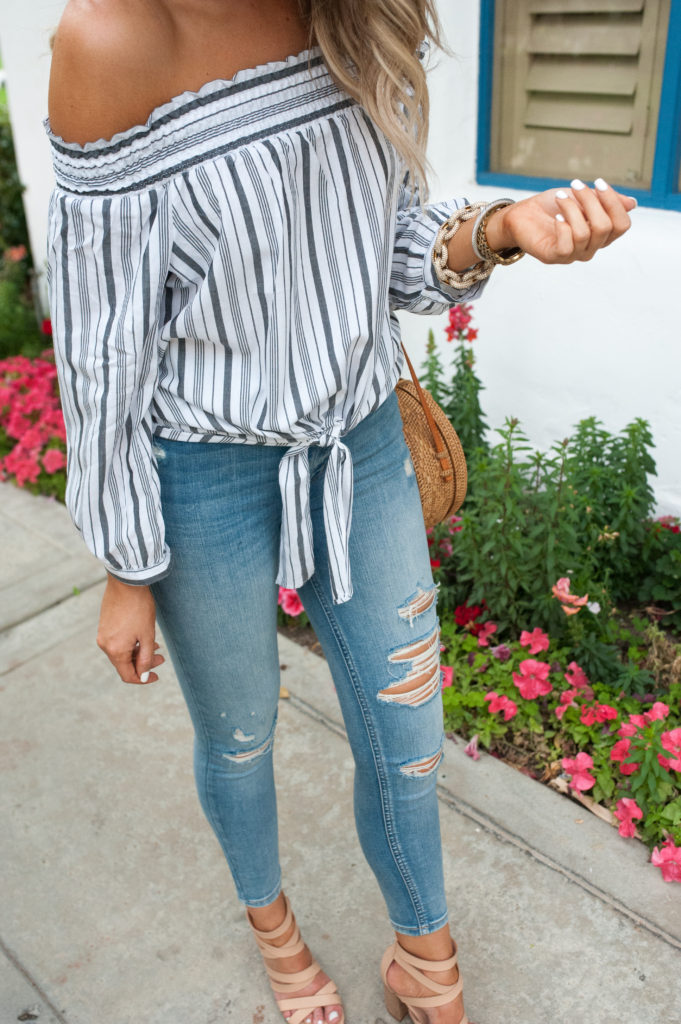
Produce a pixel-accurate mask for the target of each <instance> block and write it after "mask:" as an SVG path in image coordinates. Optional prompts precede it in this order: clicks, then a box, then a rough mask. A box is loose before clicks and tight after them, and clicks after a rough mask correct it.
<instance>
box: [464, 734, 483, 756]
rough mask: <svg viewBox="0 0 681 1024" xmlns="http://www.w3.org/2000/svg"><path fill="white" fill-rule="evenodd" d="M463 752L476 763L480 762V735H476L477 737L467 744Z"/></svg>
mask: <svg viewBox="0 0 681 1024" xmlns="http://www.w3.org/2000/svg"><path fill="white" fill-rule="evenodd" d="M463 752H464V754H468V756H469V757H472V758H473V760H474V761H479V760H480V753H479V751H478V734H477V733H476V734H475V736H473V738H472V739H471V741H470V743H467V744H466V746H465V747H464V748H463Z"/></svg>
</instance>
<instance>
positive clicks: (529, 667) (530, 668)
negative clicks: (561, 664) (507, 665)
mask: <svg viewBox="0 0 681 1024" xmlns="http://www.w3.org/2000/svg"><path fill="white" fill-rule="evenodd" d="M518 667H519V668H520V673H518V672H514V673H513V682H514V683H515V685H516V686H517V687H518V689H519V690H520V696H521V697H524V698H525V700H533V699H534V698H535V697H539V696H540V695H543V694H546V693H550V692H551V690H552V689H553V687H552V686H551V683H550V682H549V672H550V668H549V666H548V665H547V664H546V662H544V661H535V660H534V659H533V658H526V659H525V661H521V662H520V665H519V666H518Z"/></svg>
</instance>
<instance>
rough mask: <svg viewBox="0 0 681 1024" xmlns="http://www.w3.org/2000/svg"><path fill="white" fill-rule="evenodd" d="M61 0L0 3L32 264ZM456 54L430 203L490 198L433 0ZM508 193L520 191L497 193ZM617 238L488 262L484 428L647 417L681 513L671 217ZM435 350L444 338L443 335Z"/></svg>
mask: <svg viewBox="0 0 681 1024" xmlns="http://www.w3.org/2000/svg"><path fill="white" fill-rule="evenodd" d="M63 6H64V3H63V0H23V2H17V0H0V48H1V49H2V56H3V62H4V65H5V68H6V71H7V79H8V84H9V99H10V109H11V114H12V122H13V128H14V135H15V143H16V147H17V154H18V161H19V170H20V173H21V177H22V180H23V182H24V183H25V184H26V186H27V189H26V194H25V205H26V211H27V217H28V222H29V230H30V235H31V245H32V248H33V253H34V256H35V259H36V263H37V265H38V267H40V266H41V262H42V254H43V252H44V247H45V218H46V212H47V203H48V200H49V194H50V189H51V170H50V162H49V150H48V145H47V141H46V139H45V136H44V133H43V129H42V124H41V119H42V117H43V116H44V114H45V111H46V95H47V79H48V72H49V47H48V37H49V33H50V31H51V30H52V28H54V26H55V25H56V23H57V21H58V20H59V15H60V12H61V10H62V8H63ZM440 11H441V16H442V20H443V24H444V28H445V34H446V36H447V39H448V41H449V44H450V46H451V47H452V49H454V50H455V52H456V57H455V58H454V59H450V58H440V60H439V66H438V67H437V68H436V69H434V70H433V72H432V75H431V103H432V126H431V144H430V150H429V156H430V160H431V163H432V165H433V167H434V170H435V174H436V177H435V178H434V180H433V182H432V195H433V198H434V199H438V198H443V197H447V196H452V195H466V196H468V197H469V198H471V199H476V198H482V199H484V198H486V197H489V198H496V197H497V196H498V195H500V194H501V190H499V189H493V188H485V187H481V186H478V185H476V184H475V153H476V118H477V78H478V69H477V54H478V31H479V20H478V14H479V11H478V5H477V4H476V3H471V2H469V0H441V2H440ZM504 193H505V194H510V195H511V196H512V198H522V197H523V196H525V195H526V194H527V193H524V192H511V193H508V190H504ZM633 219H634V227H633V228H632V230H631V231H630V232H629V234H628V235H626V236H625V237H624V238H623V239H621V240H620V241H618V242H617V243H616V244H615V245H613V246H611V247H610V248H609V249H607V250H605V251H604V252H602V253H599V254H598V256H597V257H596V259H595V260H593V261H592V262H591V263H587V264H574V265H572V266H569V267H544V266H542V265H540V264H539V263H537V262H536V261H533V260H531V259H529V258H526V259H524V260H521V261H520V263H518V264H517V265H516V266H513V267H510V268H499V269H498V270H496V271H495V272H494V275H493V277H492V281H491V282H490V284H489V287H488V289H487V291H486V294H485V296H484V297H483V299H482V300H481V301H480V302H478V303H477V305H476V309H475V323H476V326H478V327H479V328H480V336H479V340H478V341H477V342H476V351H477V356H478V370H479V373H480V376H481V377H482V379H483V381H484V383H485V385H486V388H487V390H486V391H485V393H484V395H483V404H484V408H485V411H486V413H487V418H488V421H489V423H490V424H491V425H492V426H493V427H494V426H498V425H500V424H501V423H503V420H504V418H505V417H506V416H507V415H514V416H518V417H519V418H520V419H521V421H522V422H523V425H524V427H525V430H526V432H527V433H528V434H529V436H530V439H531V440H532V442H533V443H534V444H535V445H537V446H538V447H547V446H548V445H550V444H551V443H552V442H553V441H554V440H557V439H559V438H562V437H564V436H566V434H567V433H568V432H569V431H570V428H571V426H572V425H573V424H574V423H576V422H577V420H579V419H581V418H583V417H585V416H590V415H596V416H598V417H599V418H600V419H602V420H603V421H604V423H605V425H606V427H608V428H609V429H611V430H618V429H620V428H621V427H622V426H624V424H625V423H627V422H629V421H630V420H631V419H633V418H634V417H636V416H641V417H644V418H645V419H648V420H649V421H650V423H651V425H652V429H653V434H654V437H655V441H656V445H657V450H656V453H655V455H656V459H657V464H658V479H657V482H656V494H657V500H658V504H659V510H660V512H666V513H678V512H679V511H681V457H680V456H679V452H681V414H680V407H681V344H680V342H681V326H680V325H681V247H680V245H679V241H680V239H681V213H672V212H669V211H663V210H652V209H645V208H640V209H638V210H636V211H635V213H634V218H633ZM403 325H404V337H405V341H406V343H407V345H408V347H409V349H410V351H411V352H412V353H413V354H414V355H415V357H416V359H417V360H418V361H420V359H421V358H422V353H423V349H424V345H425V337H426V333H427V330H428V327H429V326H433V327H435V328H436V332H437V333H438V336H440V337H442V338H444V335H443V334H441V326H442V325H441V322H440V320H439V319H437V320H433V319H432V318H429V319H428V320H424V318H421V317H415V316H405V317H404V318H403ZM444 344H445V345H446V343H444Z"/></svg>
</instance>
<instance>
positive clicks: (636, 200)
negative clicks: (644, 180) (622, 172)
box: [629, 196, 638, 209]
mask: <svg viewBox="0 0 681 1024" xmlns="http://www.w3.org/2000/svg"><path fill="white" fill-rule="evenodd" d="M629 198H630V199H633V201H634V209H636V207H637V206H638V199H637V198H636V196H629Z"/></svg>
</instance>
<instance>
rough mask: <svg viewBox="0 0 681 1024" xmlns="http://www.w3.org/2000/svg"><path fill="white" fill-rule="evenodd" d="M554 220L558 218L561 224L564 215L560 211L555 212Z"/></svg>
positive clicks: (563, 221)
mask: <svg viewBox="0 0 681 1024" xmlns="http://www.w3.org/2000/svg"><path fill="white" fill-rule="evenodd" d="M556 220H559V221H560V222H561V224H564V223H565V217H564V216H563V214H562V213H557V214H556Z"/></svg>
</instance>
